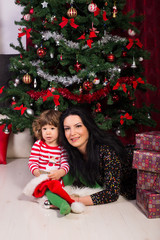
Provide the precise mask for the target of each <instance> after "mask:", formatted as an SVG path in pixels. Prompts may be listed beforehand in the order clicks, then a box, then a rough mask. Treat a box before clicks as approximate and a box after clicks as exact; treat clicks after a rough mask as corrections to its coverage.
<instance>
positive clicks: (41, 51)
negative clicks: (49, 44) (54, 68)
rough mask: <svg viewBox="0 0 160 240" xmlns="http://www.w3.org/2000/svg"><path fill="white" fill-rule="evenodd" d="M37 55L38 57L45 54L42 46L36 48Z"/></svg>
mask: <svg viewBox="0 0 160 240" xmlns="http://www.w3.org/2000/svg"><path fill="white" fill-rule="evenodd" d="M37 55H38V56H39V57H40V58H43V57H44V56H45V55H46V51H45V49H44V48H42V47H40V48H38V49H37Z"/></svg>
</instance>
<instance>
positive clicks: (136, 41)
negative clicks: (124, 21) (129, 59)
mask: <svg viewBox="0 0 160 240" xmlns="http://www.w3.org/2000/svg"><path fill="white" fill-rule="evenodd" d="M133 44H136V45H137V46H138V47H140V48H142V47H143V44H142V43H141V42H140V40H139V39H138V38H136V39H131V38H130V39H129V43H128V45H127V46H126V48H127V49H128V50H129V49H130V48H131V47H132V46H133Z"/></svg>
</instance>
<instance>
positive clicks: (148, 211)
mask: <svg viewBox="0 0 160 240" xmlns="http://www.w3.org/2000/svg"><path fill="white" fill-rule="evenodd" d="M136 203H137V205H138V206H139V207H140V209H141V210H142V211H143V213H144V214H145V215H146V216H147V217H148V218H159V217H160V194H156V193H153V192H150V191H147V190H144V189H139V188H137V196H136Z"/></svg>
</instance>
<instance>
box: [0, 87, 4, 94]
mask: <svg viewBox="0 0 160 240" xmlns="http://www.w3.org/2000/svg"><path fill="white" fill-rule="evenodd" d="M3 88H4V86H3V87H1V88H0V94H1V93H2V92H3Z"/></svg>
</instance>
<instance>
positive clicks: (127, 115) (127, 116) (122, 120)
mask: <svg viewBox="0 0 160 240" xmlns="http://www.w3.org/2000/svg"><path fill="white" fill-rule="evenodd" d="M124 118H125V119H128V120H131V119H132V116H131V115H129V113H126V114H125V115H124V116H123V115H121V116H120V119H121V120H120V124H121V125H123V123H124Z"/></svg>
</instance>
